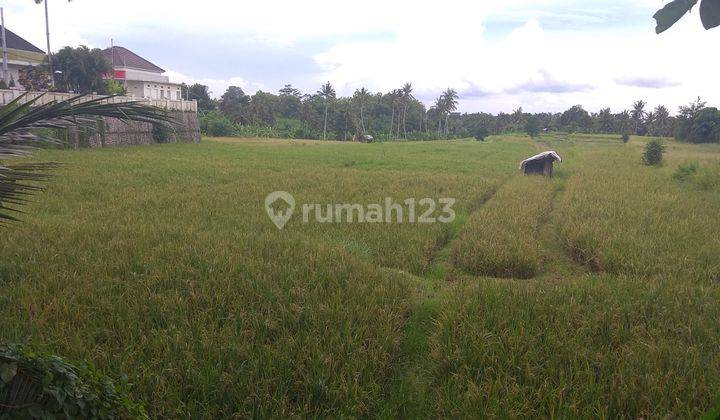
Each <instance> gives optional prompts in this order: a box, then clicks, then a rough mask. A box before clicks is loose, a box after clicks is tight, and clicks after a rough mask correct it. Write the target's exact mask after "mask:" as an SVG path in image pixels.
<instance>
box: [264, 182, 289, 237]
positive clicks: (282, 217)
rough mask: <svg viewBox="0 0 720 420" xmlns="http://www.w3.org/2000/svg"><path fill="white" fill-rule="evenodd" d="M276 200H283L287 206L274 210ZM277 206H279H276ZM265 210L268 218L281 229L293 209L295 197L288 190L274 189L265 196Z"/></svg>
mask: <svg viewBox="0 0 720 420" xmlns="http://www.w3.org/2000/svg"><path fill="white" fill-rule="evenodd" d="M278 201H284V202H285V204H287V207H286V208H285V209H284V210H276V207H275V206H274V205H275V203H277V202H278ZM278 207H279V206H278ZM265 211H267V214H268V216H270V220H272V222H273V223H275V226H277V228H278V229H280V230H282V229H283V228H284V227H285V225H286V224H287V222H289V221H290V218H291V217H292V215H293V212H294V211H295V198H294V197H293V196H292V194H290V193H289V192H285V191H275V192H273V193H270V194H269V195H268V196H267V197H265Z"/></svg>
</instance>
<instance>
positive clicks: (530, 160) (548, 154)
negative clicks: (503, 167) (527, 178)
mask: <svg viewBox="0 0 720 420" xmlns="http://www.w3.org/2000/svg"><path fill="white" fill-rule="evenodd" d="M548 156H552V157H553V158H554V159H555V160H557V161H558V162H562V158H561V157H560V155H558V154H557V153H556V152H555V151H553V150H550V151H548V152H542V153H540V154H537V155H535V156H533V157H531V158H527V159H525V160H523V161H522V163H520V169H525V164H526V163H528V162H532V161H533V160H540V159H544V158H546V157H548Z"/></svg>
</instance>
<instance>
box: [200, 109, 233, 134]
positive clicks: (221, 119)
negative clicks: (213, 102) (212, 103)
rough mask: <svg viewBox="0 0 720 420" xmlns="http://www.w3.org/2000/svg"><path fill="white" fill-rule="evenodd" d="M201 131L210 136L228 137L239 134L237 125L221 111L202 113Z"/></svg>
mask: <svg viewBox="0 0 720 420" xmlns="http://www.w3.org/2000/svg"><path fill="white" fill-rule="evenodd" d="M198 117H199V120H200V131H201V132H202V133H203V134H205V135H208V136H213V137H227V136H234V135H236V133H237V125H236V124H235V123H234V122H232V121H231V120H230V119H229V118H228V117H226V116H225V115H223V114H222V113H221V112H220V111H201V112H200V113H199V115H198Z"/></svg>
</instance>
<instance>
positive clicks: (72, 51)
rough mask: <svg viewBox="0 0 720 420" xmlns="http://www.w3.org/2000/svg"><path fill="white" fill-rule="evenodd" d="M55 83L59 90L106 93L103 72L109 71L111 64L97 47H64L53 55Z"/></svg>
mask: <svg viewBox="0 0 720 420" xmlns="http://www.w3.org/2000/svg"><path fill="white" fill-rule="evenodd" d="M53 66H54V69H55V70H57V71H59V72H60V73H57V74H56V75H55V84H56V87H57V88H58V89H59V90H62V91H66V92H67V91H69V92H76V93H98V94H106V93H107V91H106V86H105V81H104V80H103V78H102V75H103V74H107V73H110V72H111V71H112V66H111V64H110V62H109V61H108V60H107V59H106V58H105V57H104V56H103V55H102V51H101V50H100V49H98V48H94V49H90V48H88V47H86V46H84V45H83V46H80V47H78V48H72V47H65V48H63V49H61V50H60V51H58V52H57V53H55V54H54V55H53Z"/></svg>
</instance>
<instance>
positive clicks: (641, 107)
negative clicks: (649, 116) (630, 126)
mask: <svg viewBox="0 0 720 420" xmlns="http://www.w3.org/2000/svg"><path fill="white" fill-rule="evenodd" d="M645 105H647V102H645V101H642V100H640V101H637V102H635V103H634V104H633V110H632V111H630V117H631V118H632V120H633V123H634V124H635V134H638V135H639V134H641V131H642V130H641V128H642V125H643V121H644V119H645Z"/></svg>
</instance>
